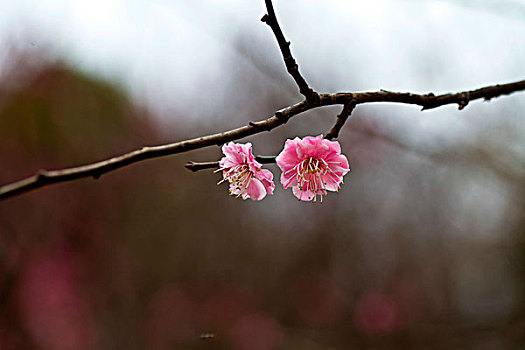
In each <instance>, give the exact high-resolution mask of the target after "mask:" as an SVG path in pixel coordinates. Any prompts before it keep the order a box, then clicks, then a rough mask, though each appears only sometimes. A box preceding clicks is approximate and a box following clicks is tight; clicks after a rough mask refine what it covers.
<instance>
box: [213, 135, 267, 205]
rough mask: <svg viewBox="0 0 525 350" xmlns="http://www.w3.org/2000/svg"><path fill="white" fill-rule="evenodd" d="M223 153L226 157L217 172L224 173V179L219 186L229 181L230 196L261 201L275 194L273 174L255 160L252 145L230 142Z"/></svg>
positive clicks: (223, 147) (223, 148)
mask: <svg viewBox="0 0 525 350" xmlns="http://www.w3.org/2000/svg"><path fill="white" fill-rule="evenodd" d="M222 152H223V153H224V155H225V157H223V158H222V159H221V161H220V162H219V169H218V170H216V172H218V171H222V175H223V179H222V180H221V181H219V183H218V184H220V183H222V182H224V181H226V180H227V181H228V182H229V183H230V195H235V196H237V198H239V197H241V198H242V199H247V198H251V199H253V200H261V199H263V198H264V197H266V195H267V194H273V190H274V188H275V185H274V183H273V174H272V173H271V172H270V171H269V170H266V169H262V164H261V163H259V162H258V161H256V160H255V157H254V156H253V153H252V144H251V143H247V144H240V143H233V142H230V143H228V144H226V145H224V146H222Z"/></svg>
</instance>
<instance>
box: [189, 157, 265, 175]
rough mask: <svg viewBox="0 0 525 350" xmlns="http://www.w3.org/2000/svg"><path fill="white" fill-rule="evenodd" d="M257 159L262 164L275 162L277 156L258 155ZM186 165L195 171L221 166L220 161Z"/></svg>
mask: <svg viewBox="0 0 525 350" xmlns="http://www.w3.org/2000/svg"><path fill="white" fill-rule="evenodd" d="M255 160H257V161H258V162H259V163H262V164H270V163H275V156H256V157H255ZM184 167H185V168H186V169H188V170H191V171H193V172H195V171H199V170H204V169H213V168H218V167H219V161H216V162H202V163H198V162H191V161H190V162H188V163H186V164H184Z"/></svg>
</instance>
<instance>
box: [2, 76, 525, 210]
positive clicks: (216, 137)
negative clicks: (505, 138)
mask: <svg viewBox="0 0 525 350" xmlns="http://www.w3.org/2000/svg"><path fill="white" fill-rule="evenodd" d="M521 90H525V80H521V81H518V82H514V83H509V84H503V85H494V86H488V87H484V88H481V89H477V90H472V91H465V92H460V93H456V94H444V95H439V96H436V95H434V94H432V93H430V94H425V95H418V94H412V93H400V92H390V91H385V90H381V91H377V92H357V93H349V92H348V93H337V94H321V95H319V100H318V101H309V100H304V101H302V102H299V103H297V104H294V105H291V106H289V107H286V108H284V109H282V110H280V111H277V112H275V114H274V115H273V116H271V117H269V118H267V119H264V120H262V121H258V122H250V123H249V125H246V126H242V127H240V128H236V129H232V130H229V131H225V132H221V133H217V134H211V135H208V136H202V137H198V138H194V139H190V140H185V141H180V142H175V143H170V144H166V145H160V146H151V147H142V148H141V149H138V150H135V151H132V152H129V153H125V154H123V155H120V156H117V157H113V158H110V159H107V160H103V161H100V162H96V163H91V164H86V165H82V166H78V167H74V168H68V169H62V170H40V171H38V172H37V173H36V174H35V175H33V176H30V177H28V178H25V179H22V180H19V181H16V182H13V183H10V184H7V185H4V186H1V187H0V200H3V199H6V198H9V197H13V196H15V195H17V194H21V193H24V192H27V191H30V190H34V189H36V188H40V187H44V186H47V185H50V184H54V183H59V182H66V181H70V180H75V179H79V178H83V177H93V178H95V179H96V178H98V177H100V176H101V175H103V174H105V173H107V172H110V171H113V170H116V169H120V168H123V167H125V166H127V165H130V164H134V163H137V162H140V161H143V160H146V159H152V158H158V157H163V156H168V155H172V154H177V153H183V152H188V151H191V150H195V149H199V148H204V147H208V146H212V145H221V144H223V143H226V142H229V141H234V140H238V139H241V138H243V137H247V136H251V135H255V134H258V133H260V132H263V131H270V130H272V129H274V128H276V127H278V126H281V125H283V124H285V123H287V122H288V120H289V119H290V118H292V117H294V116H296V115H298V114H301V113H303V112H305V111H308V110H311V109H314V108H317V107H322V106H330V105H337V104H340V105H347V104H351V103H355V104H356V105H358V104H363V103H373V102H395V103H404V104H413V105H419V106H421V107H423V109H424V110H425V109H432V108H436V107H439V106H443V105H447V104H458V105H459V106H460V109H462V107H464V106H466V105H467V104H468V102H469V101H472V100H477V99H484V100H486V101H488V100H490V99H492V98H494V97H497V96H500V95H508V94H511V93H513V92H516V91H521Z"/></svg>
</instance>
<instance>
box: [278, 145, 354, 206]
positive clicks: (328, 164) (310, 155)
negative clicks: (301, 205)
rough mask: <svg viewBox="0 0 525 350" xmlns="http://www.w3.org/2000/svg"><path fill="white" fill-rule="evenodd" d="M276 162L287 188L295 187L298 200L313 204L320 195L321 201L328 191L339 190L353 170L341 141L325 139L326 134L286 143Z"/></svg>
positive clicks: (293, 189) (294, 192) (294, 190)
mask: <svg viewBox="0 0 525 350" xmlns="http://www.w3.org/2000/svg"><path fill="white" fill-rule="evenodd" d="M276 162H277V165H278V166H279V168H281V170H282V171H283V173H282V174H281V183H282V184H283V186H284V188H288V187H292V191H293V194H294V195H295V196H296V197H297V198H299V200H302V201H311V200H313V202H314V203H315V202H316V201H317V195H319V196H320V197H321V202H322V201H323V196H324V195H326V194H327V192H326V191H327V190H328V191H338V190H339V188H340V185H341V184H342V183H343V176H344V175H345V174H346V173H348V172H349V171H350V167H349V165H348V160H347V159H346V157H345V156H344V155H342V154H341V146H340V145H339V142H337V141H329V140H324V139H323V135H319V136H317V137H312V136H306V137H305V138H303V139H300V138H298V137H296V138H295V139H293V140H286V143H285V146H284V149H283V150H282V151H281V153H280V154H279V155H278V156H277V159H276Z"/></svg>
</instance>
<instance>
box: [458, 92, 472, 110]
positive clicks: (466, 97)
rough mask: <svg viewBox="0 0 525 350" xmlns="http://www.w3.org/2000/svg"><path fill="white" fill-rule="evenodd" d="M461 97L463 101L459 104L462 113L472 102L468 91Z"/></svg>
mask: <svg viewBox="0 0 525 350" xmlns="http://www.w3.org/2000/svg"><path fill="white" fill-rule="evenodd" d="M460 96H461V100H460V101H459V102H458V109H459V110H460V111H461V110H463V109H464V108H465V107H467V105H468V103H469V102H470V93H469V92H468V91H467V92H464V93H462V94H461V95H460Z"/></svg>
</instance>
